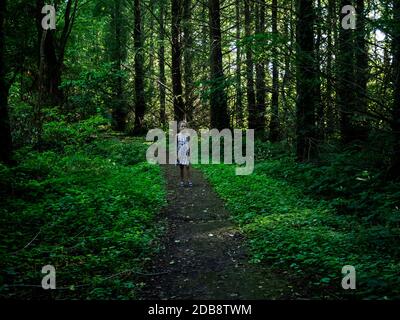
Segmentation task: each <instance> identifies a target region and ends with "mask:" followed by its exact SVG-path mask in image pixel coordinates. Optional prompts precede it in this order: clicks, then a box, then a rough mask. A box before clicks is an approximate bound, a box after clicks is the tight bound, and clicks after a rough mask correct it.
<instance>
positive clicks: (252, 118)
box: [244, 0, 257, 129]
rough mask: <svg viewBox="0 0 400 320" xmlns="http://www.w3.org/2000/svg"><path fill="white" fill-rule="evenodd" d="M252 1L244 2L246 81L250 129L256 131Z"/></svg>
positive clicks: (246, 0)
mask: <svg viewBox="0 0 400 320" xmlns="http://www.w3.org/2000/svg"><path fill="white" fill-rule="evenodd" d="M250 3H252V2H250V0H244V19H245V33H246V37H247V45H246V80H247V110H248V128H249V129H256V126H257V119H256V96H255V92H254V62H253V51H252V48H251V44H250V37H251V36H252V33H251V22H252V21H251V14H250V13H251V9H250Z"/></svg>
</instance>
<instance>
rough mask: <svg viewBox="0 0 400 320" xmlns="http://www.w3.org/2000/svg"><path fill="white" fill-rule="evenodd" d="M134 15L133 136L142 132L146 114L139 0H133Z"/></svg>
mask: <svg viewBox="0 0 400 320" xmlns="http://www.w3.org/2000/svg"><path fill="white" fill-rule="evenodd" d="M134 15H135V31H134V42H135V46H134V47H135V124H134V130H133V134H142V133H143V132H144V126H143V125H144V124H143V120H144V115H145V112H146V100H145V93H144V51H143V35H142V15H141V3H140V0H134Z"/></svg>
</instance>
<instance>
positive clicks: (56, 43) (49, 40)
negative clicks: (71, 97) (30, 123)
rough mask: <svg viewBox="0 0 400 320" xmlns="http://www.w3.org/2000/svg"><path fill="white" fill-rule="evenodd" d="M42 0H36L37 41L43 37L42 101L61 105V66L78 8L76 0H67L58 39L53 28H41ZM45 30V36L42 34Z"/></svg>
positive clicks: (47, 103)
mask: <svg viewBox="0 0 400 320" xmlns="http://www.w3.org/2000/svg"><path fill="white" fill-rule="evenodd" d="M43 6H44V0H36V15H37V17H36V25H37V30H38V43H39V44H40V43H41V41H42V39H45V44H44V50H43V53H44V59H45V60H44V63H45V65H46V66H45V68H44V69H45V70H46V74H45V75H44V79H43V88H44V90H45V92H43V97H42V103H43V104H46V105H61V104H62V103H63V100H64V93H63V91H62V89H61V88H60V85H61V75H62V68H63V65H64V56H65V50H66V46H67V43H68V39H69V37H70V34H71V31H72V28H73V25H74V22H75V18H76V13H77V8H78V0H68V1H67V3H66V9H65V13H64V27H63V29H62V31H61V36H60V38H59V39H56V37H55V31H54V30H43V28H42V19H43V17H44V16H43V14H42V12H41V11H42V8H43ZM44 32H46V36H45V37H44V36H43V34H44ZM39 64H40V62H39Z"/></svg>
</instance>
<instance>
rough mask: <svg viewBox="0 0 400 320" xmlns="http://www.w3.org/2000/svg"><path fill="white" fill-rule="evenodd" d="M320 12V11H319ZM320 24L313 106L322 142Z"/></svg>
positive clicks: (322, 105)
mask: <svg viewBox="0 0 400 320" xmlns="http://www.w3.org/2000/svg"><path fill="white" fill-rule="evenodd" d="M317 6H318V10H320V9H321V7H322V5H321V0H318V1H317ZM320 14H321V13H320ZM321 28H322V26H317V38H316V43H315V68H316V69H315V70H316V74H315V76H316V77H315V79H316V85H315V108H316V126H317V128H316V129H317V132H316V138H317V140H318V141H319V142H320V143H322V142H323V141H324V139H325V119H324V116H325V112H324V102H323V100H322V96H321V85H322V84H321V64H322V61H321V42H322V29H321Z"/></svg>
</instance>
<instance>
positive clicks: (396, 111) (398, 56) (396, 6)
mask: <svg viewBox="0 0 400 320" xmlns="http://www.w3.org/2000/svg"><path fill="white" fill-rule="evenodd" d="M393 16H394V21H395V23H394V30H393V31H394V32H393V90H394V91H393V95H394V100H393V109H392V131H393V139H394V145H393V154H392V165H391V168H390V170H389V177H390V178H391V179H393V180H395V179H400V2H399V1H397V0H394V1H393Z"/></svg>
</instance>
